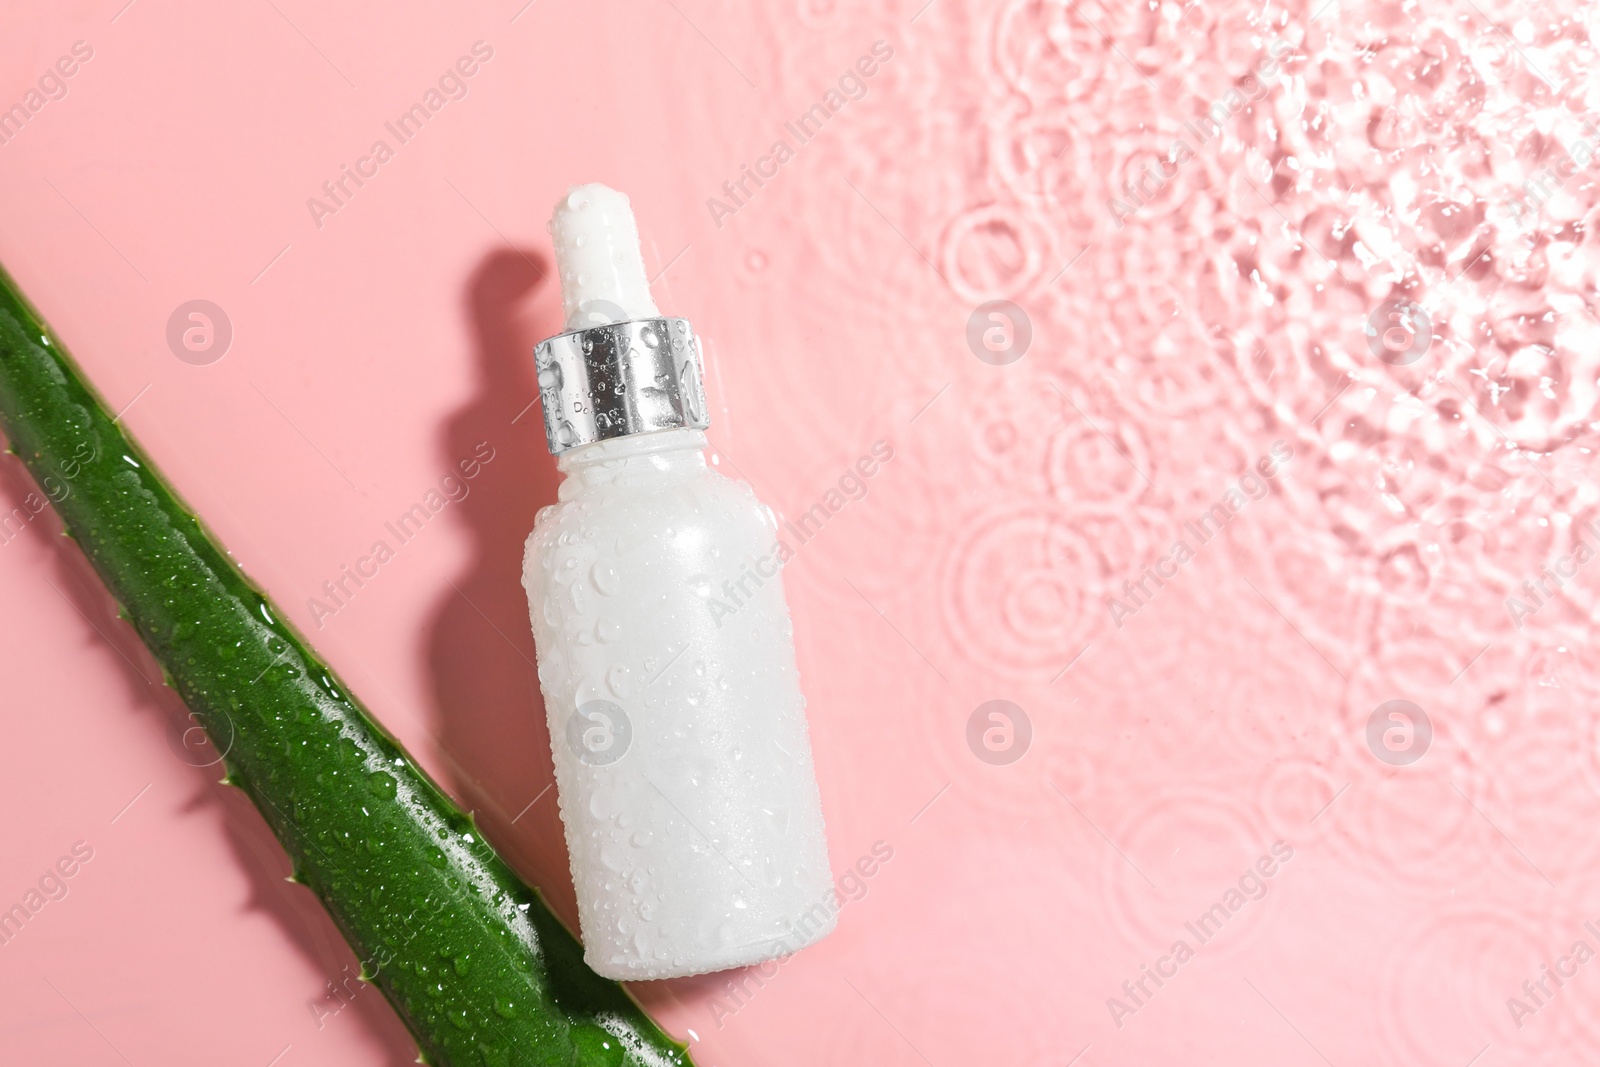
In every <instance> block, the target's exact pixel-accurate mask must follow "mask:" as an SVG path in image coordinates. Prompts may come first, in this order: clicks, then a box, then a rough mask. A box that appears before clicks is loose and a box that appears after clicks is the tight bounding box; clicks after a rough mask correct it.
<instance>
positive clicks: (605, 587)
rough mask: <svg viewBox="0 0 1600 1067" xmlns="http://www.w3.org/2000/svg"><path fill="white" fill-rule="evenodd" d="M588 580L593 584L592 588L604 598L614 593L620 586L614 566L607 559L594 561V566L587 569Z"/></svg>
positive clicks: (620, 579) (619, 579)
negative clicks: (603, 595) (602, 594)
mask: <svg viewBox="0 0 1600 1067" xmlns="http://www.w3.org/2000/svg"><path fill="white" fill-rule="evenodd" d="M589 578H590V580H591V581H593V582H594V587H595V588H596V589H598V590H600V592H602V593H604V594H605V595H606V596H610V595H612V594H613V593H615V592H616V591H617V589H618V588H620V587H621V585H622V578H621V576H620V575H618V573H617V567H616V564H614V563H612V562H611V561H610V560H608V559H602V560H596V561H595V565H594V566H593V567H591V568H590V569H589Z"/></svg>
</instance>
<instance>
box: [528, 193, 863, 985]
mask: <svg viewBox="0 0 1600 1067" xmlns="http://www.w3.org/2000/svg"><path fill="white" fill-rule="evenodd" d="M550 232H551V236H552V237H553V239H554V242H555V251H556V262H557V266H558V267H559V270H560V274H561V297H562V305H563V309H564V311H565V315H566V332H565V333H562V334H560V335H558V336H556V337H552V338H550V339H549V340H546V341H543V342H541V343H540V344H539V345H538V346H537V347H536V348H535V360H536V362H537V364H538V371H539V396H540V400H541V402H542V404H543V407H544V422H545V433H546V435H547V437H548V439H549V443H550V451H551V452H552V453H553V454H554V455H555V456H556V464H557V466H558V467H559V468H560V470H561V471H562V473H563V474H564V475H565V480H564V481H563V482H562V483H561V489H560V494H559V502H558V503H556V504H553V505H551V506H550V507H547V508H545V509H544V510H543V511H541V512H540V513H539V517H538V520H537V522H536V524H535V526H534V529H533V533H532V535H530V536H529V538H528V546H527V555H526V559H525V561H524V565H523V574H522V583H523V586H524V587H525V588H526V589H527V591H528V608H529V612H530V614H531V617H532V621H533V634H534V639H535V641H536V643H537V645H538V651H539V684H540V686H541V688H542V689H543V692H544V701H545V707H546V709H547V712H548V714H549V720H550V747H551V750H552V753H553V754H554V757H555V769H556V786H557V790H558V796H559V798H560V804H561V821H562V823H563V824H564V825H565V827H566V836H567V849H568V851H569V852H570V853H571V857H572V881H573V884H574V885H575V887H576V888H577V893H578V916H579V920H580V923H581V926H582V935H583V946H584V960H585V962H587V963H588V964H589V966H590V967H591V968H593V969H594V970H595V971H597V972H598V973H600V974H602V975H604V976H606V977H607V978H617V979H650V978H670V977H677V976H681V975H689V974H700V973H702V972H706V971H718V970H723V969H725V968H729V967H739V966H743V965H746V964H751V963H757V962H760V961H762V960H768V959H773V958H775V957H778V956H784V955H788V954H789V953H792V952H794V951H796V950H798V949H800V948H802V947H803V946H805V945H808V944H810V943H812V942H814V941H816V940H818V939H820V938H821V937H823V936H824V935H825V934H827V933H828V932H829V931H830V930H831V929H833V925H834V920H835V915H836V911H835V908H834V907H833V906H832V905H831V904H830V903H829V901H830V897H831V890H832V876H831V874H830V872H829V869H828V855H827V843H826V841H825V840H824V837H823V829H822V809H821V803H820V799H819V797H818V794H817V785H816V777H815V773H814V771H813V770H812V765H811V744H810V740H809V738H808V737H807V734H806V720H805V698H804V697H803V696H802V695H801V693H800V678H799V672H798V671H797V669H796V667H795V655H794V642H793V636H792V635H793V631H792V628H791V626H790V623H789V609H788V606H787V605H786V604H785V602H784V599H783V592H782V587H781V583H779V582H774V581H768V582H764V583H762V584H761V585H760V586H759V588H757V589H755V590H754V591H753V592H752V593H751V594H750V595H749V596H748V597H747V598H746V599H744V600H743V601H742V602H741V603H740V604H739V607H738V609H737V610H736V611H735V612H734V613H732V614H731V615H730V614H728V613H727V612H726V610H720V611H718V612H716V613H713V612H712V611H711V610H710V607H711V601H710V598H711V596H712V593H713V590H720V589H721V587H722V585H723V583H724V582H725V581H726V580H728V579H729V578H730V577H732V576H736V575H738V574H740V573H742V571H743V570H744V568H745V566H746V565H747V563H748V562H749V561H751V560H753V559H756V558H758V557H762V556H765V555H767V554H768V553H769V552H770V551H771V549H772V545H773V542H774V541H775V540H776V539H777V524H776V521H775V519H774V517H773V514H772V512H771V510H770V509H768V508H767V507H765V506H764V505H762V504H761V503H760V502H759V501H757V500H756V498H755V495H754V494H753V493H752V492H751V491H750V489H749V487H748V486H747V485H745V484H744V483H742V482H735V481H732V480H730V479H728V478H725V477H723V476H722V475H720V474H718V473H717V472H716V471H714V470H712V469H711V468H710V467H708V466H707V465H706V460H705V456H704V454H703V450H704V449H705V448H706V437H705V433H704V430H705V428H706V427H707V425H709V420H708V417H707V413H706V401H705V387H704V384H703V381H702V366H703V357H702V355H701V351H700V343H699V340H698V339H697V338H696V336H695V334H694V331H693V330H692V329H691V328H690V326H689V323H688V322H687V321H685V320H684V319H677V318H666V317H663V316H662V315H661V313H660V312H659V311H658V310H656V305H655V302H654V301H653V300H652V299H651V297H650V287H649V282H648V281H647V280H646V278H645V271H644V261H643V258H642V257H641V256H640V253H639V235H638V230H637V229H636V227H635V225H634V219H633V212H632V210H631V209H630V207H629V204H628V198H627V197H626V196H624V195H622V194H621V193H619V192H616V191H615V190H613V189H609V188H607V187H606V186H603V185H584V186H578V187H575V188H573V189H572V190H571V191H570V192H569V193H568V194H567V195H566V196H565V197H563V198H562V200H561V202H560V203H558V204H557V205H556V209H555V213H554V215H553V217H552V218H551V220H550ZM719 606H720V605H719ZM724 607H725V606H724Z"/></svg>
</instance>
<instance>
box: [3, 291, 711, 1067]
mask: <svg viewBox="0 0 1600 1067" xmlns="http://www.w3.org/2000/svg"><path fill="white" fill-rule="evenodd" d="M0 430H3V431H4V432H5V435H6V437H7V438H8V439H9V441H10V445H11V451H13V452H15V453H16V454H17V455H18V456H19V457H21V459H22V462H23V463H24V464H26V466H27V468H28V470H29V471H30V472H31V473H32V475H33V477H34V479H35V480H36V481H37V482H38V483H39V485H40V487H41V489H43V490H44V492H45V494H46V495H47V496H48V497H50V499H51V500H52V501H53V503H54V506H55V508H56V510H57V512H58V513H59V514H60V516H61V519H62V522H63V523H64V524H65V526H66V530H67V532H68V534H69V535H70V536H71V537H72V538H73V539H74V540H75V541H76V542H77V543H78V545H79V547H81V548H82V549H83V552H84V554H85V555H86V556H88V558H89V561H90V563H92V564H93V565H94V568H95V570H96V571H98V572H99V574H100V577H101V578H102V579H104V581H105V584H106V585H107V586H108V587H109V588H110V590H111V592H112V594H113V595H114V596H115V597H116V599H117V601H118V602H119V603H120V604H121V606H122V613H123V615H124V616H125V617H126V618H127V619H128V620H129V621H130V622H131V623H132V624H133V626H134V628H135V629H136V630H138V632H139V636H140V637H142V638H143V639H144V642H145V644H146V645H148V646H149V648H150V651H151V652H152V653H154V655H155V657H156V659H157V660H159V661H160V663H161V665H162V667H163V669H164V671H165V674H166V681H167V684H168V685H170V686H172V688H173V689H175V690H176V691H177V693H178V695H179V696H180V697H182V699H183V701H184V703H185V704H187V705H188V707H189V709H190V711H191V712H192V713H193V714H194V716H195V717H196V718H197V719H198V720H199V722H200V723H201V725H202V726H204V727H205V729H206V732H207V733H208V734H209V735H210V736H211V738H212V740H213V743H215V744H216V747H217V749H218V751H220V752H223V753H224V756H223V762H224V763H225V765H226V767H227V771H228V781H230V782H231V783H232V784H234V785H237V786H238V787H239V788H241V789H243V790H244V791H245V793H246V794H247V795H248V796H249V797H250V799H251V800H252V801H254V802H255V805H256V808H257V809H258V810H260V812H261V815H262V817H263V818H265V819H266V820H267V823H268V825H269V826H271V827H272V831H273V833H274V834H276V835H277V837H278V840H279V841H280V842H282V844H283V847H284V849H285V851H287V852H288V853H289V857H290V859H291V860H292V861H293V864H294V871H295V880H296V881H299V882H301V883H303V884H304V885H305V886H306V887H307V888H309V889H310V890H311V891H312V892H314V893H316V894H317V896H318V897H319V898H320V899H321V901H322V903H323V906H324V907H326V908H327V909H328V914H329V915H331V916H332V917H333V920H334V922H335V923H337V924H338V926H339V929H340V930H341V931H342V932H343V933H344V936H345V938H346V940H348V941H349V943H350V946H351V947H352V948H353V949H354V950H355V952H356V955H357V956H359V957H360V959H361V961H362V965H363V977H364V978H365V979H366V980H368V981H370V982H372V983H373V984H375V985H377V986H378V988H380V989H382V990H383V993H384V995H385V996H386V997H388V999H389V1002H390V1003H391V1004H392V1005H393V1006H394V1008H395V1010H396V1011H397V1012H399V1014H400V1017H401V1019H403V1020H404V1021H405V1024H406V1026H407V1027H409V1028H410V1030H411V1033H412V1034H413V1035H414V1036H415V1037H416V1040H417V1044H418V1045H419V1046H420V1048H421V1050H422V1054H423V1057H424V1059H425V1061H427V1062H433V1063H438V1064H448V1065H455V1067H464V1065H468V1064H482V1065H486V1067H511V1065H518V1064H530V1065H531V1064H539V1065H544V1064H608V1065H616V1064H649V1065H666V1064H675V1065H687V1064H689V1059H688V1055H687V1052H686V1050H685V1048H684V1047H683V1046H681V1045H679V1044H677V1043H675V1042H674V1041H672V1040H671V1039H669V1038H668V1037H667V1036H666V1035H665V1034H663V1033H662V1032H661V1030H660V1029H658V1028H657V1027H656V1026H655V1024H653V1023H652V1022H651V1021H650V1020H649V1019H648V1018H647V1017H646V1016H645V1015H644V1013H643V1012H642V1011H640V1010H639V1007H638V1005H637V1004H635V1003H634V1002H633V1001H632V1000H631V999H630V998H629V997H628V995H627V994H626V993H625V992H624V991H623V989H622V987H621V986H619V985H617V984H616V983H614V982H610V981H607V980H606V979H603V978H600V977H599V976H597V975H596V974H594V972H592V971H590V970H589V969H588V968H587V967H586V966H585V965H584V963H583V958H582V951H581V949H580V948H579V946H578V943H577V941H576V940H575V939H574V938H573V936H572V934H571V933H570V932H568V931H567V929H566V928H565V927H563V926H562V925H561V923H560V922H559V921H558V920H557V919H556V918H555V916H554V915H553V914H552V913H551V912H550V910H549V909H548V908H547V907H546V906H545V903H544V901H543V900H542V899H541V898H540V896H539V895H538V894H537V893H536V892H535V891H534V890H532V889H530V888H529V887H528V886H527V885H526V884H524V883H523V882H522V881H521V880H520V879H519V878H518V877H517V876H516V874H514V873H513V872H512V870H511V868H510V867H508V866H507V865H506V863H505V862H504V861H503V860H502V859H501V858H500V857H499V856H498V855H497V854H496V853H495V851H494V850H493V849H492V848H490V846H489V845H488V843H487V842H485V841H484V839H483V835H482V834H481V833H480V832H479V831H478V829H477V827H476V826H474V825H473V823H472V820H471V819H470V818H469V817H468V816H467V815H466V814H465V813H463V812H462V811H461V809H460V808H458V807H457V806H456V805H455V804H454V803H453V802H452V801H451V800H450V798H449V797H447V796H446V795H445V794H444V792H443V791H442V790H440V788H439V787H438V786H437V785H435V784H434V782H433V781H432V780H431V779H430V778H429V777H428V776H427V775H426V774H424V773H423V771H422V770H421V769H420V768H419V767H418V766H417V765H416V764H415V763H414V762H413V761H412V760H411V759H410V757H409V756H407V755H406V753H405V751H404V750H403V749H402V748H401V747H400V745H399V744H398V743H397V742H396V741H395V740H394V738H392V737H391V736H389V734H388V733H387V732H386V731H385V730H384V729H383V728H382V727H381V726H379V725H378V723H377V722H376V721H375V720H374V719H373V718H372V717H371V716H370V715H369V714H368V713H367V712H366V710H365V709H364V708H363V707H362V706H361V705H360V703H359V702H357V700H356V699H355V697H354V696H353V695H351V693H350V692H349V690H348V689H346V688H345V686H344V685H343V683H341V682H340V681H339V679H338V678H336V677H335V676H334V674H333V672H332V671H331V670H330V669H329V668H328V666H327V665H326V664H325V663H323V662H322V661H321V660H320V659H318V658H317V656H316V654H315V653H314V652H313V651H312V650H311V648H310V647H309V646H308V645H307V644H306V642H305V640H304V639H303V638H302V637H301V636H300V635H299V633H297V632H296V631H295V630H294V628H293V627H291V626H290V625H289V624H288V622H287V621H286V620H285V617H284V615H283V613H282V612H281V611H279V610H278V609H277V608H276V607H275V606H274V605H273V604H272V603H271V601H269V600H268V599H267V598H266V597H265V596H264V595H262V593H261V591H260V590H259V589H257V588H256V587H255V585H253V584H252V583H251V582H250V580H249V579H247V578H246V577H245V576H244V574H243V573H242V572H241V571H240V570H239V568H238V567H237V566H235V564H234V563H233V561H232V560H231V559H230V558H229V557H228V555H227V553H226V552H224V551H223V549H222V548H221V547H220V546H219V545H218V544H217V542H216V541H215V539H214V538H213V537H212V536H211V535H210V534H209V533H208V532H207V531H206V529H205V528H204V527H203V526H202V525H201V524H200V521H199V520H198V519H197V518H196V517H195V515H194V513H193V512H191V511H190V510H189V509H188V508H187V507H185V506H184V504H183V503H182V502H181V501H180V500H179V499H178V497H177V495H176V494H175V493H174V492H173V491H172V488H171V487H170V486H169V485H168V484H167V482H166V481H165V479H163V478H162V477H161V475H160V474H159V472H157V470H156V469H155V467H154V465H153V464H152V463H151V462H150V459H149V457H148V456H146V455H145V453H144V452H143V451H142V450H141V449H140V448H139V447H138V446H137V445H135V444H134V443H133V442H132V441H131V440H130V439H129V438H128V437H127V435H125V434H124V433H123V432H122V430H121V429H120V428H119V427H118V425H117V424H116V423H115V422H113V421H112V416H111V414H110V413H109V412H108V411H107V409H106V406H105V404H104V403H103V402H102V401H101V400H100V399H99V397H97V396H96V395H95V393H94V392H93V390H92V389H91V388H90V386H89V384H88V382H87V381H86V380H85V378H84V376H83V375H82V373H81V372H80V371H79V370H78V368H77V366H76V365H75V364H74V363H73V362H72V360H71V358H70V357H69V356H68V354H67V353H66V351H65V350H64V349H63V348H62V345H61V342H60V341H59V340H58V339H57V338H56V336H55V335H54V334H53V333H51V332H50V329H49V327H48V326H46V325H45V323H44V322H43V321H42V320H41V319H40V317H39V316H38V314H37V313H35V312H34V311H33V310H32V308H30V307H29V306H28V304H27V303H26V301H25V300H24V299H23V298H22V296H21V294H20V293H19V292H18V291H17V289H16V287H15V285H14V283H13V282H12V281H11V279H10V278H9V277H8V276H7V275H5V274H4V272H3V271H0Z"/></svg>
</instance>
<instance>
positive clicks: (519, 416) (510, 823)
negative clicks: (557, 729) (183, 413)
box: [427, 248, 578, 930]
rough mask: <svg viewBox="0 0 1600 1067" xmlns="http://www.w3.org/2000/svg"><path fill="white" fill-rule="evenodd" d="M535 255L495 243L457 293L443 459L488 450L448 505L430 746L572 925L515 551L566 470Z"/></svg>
mask: <svg viewBox="0 0 1600 1067" xmlns="http://www.w3.org/2000/svg"><path fill="white" fill-rule="evenodd" d="M548 277H549V272H548V269H547V268H546V267H545V266H544V265H543V263H542V261H541V257H539V256H538V255H537V254H535V253H533V252H524V251H521V250H518V249H514V248H501V249H497V250H495V251H493V252H491V253H489V254H488V255H486V256H485V257H484V259H483V260H482V262H480V263H479V265H478V267H477V269H476V270H475V271H474V272H473V274H472V276H471V278H470V279H469V280H468V282H467V287H466V293H465V302H466V309H467V313H468V315H469V317H470V319H471V323H472V329H473V333H474V340H475V343H476V347H477V364H478V371H479V377H478V382H477V390H476V392H475V394H474V396H473V398H472V400H471V401H470V402H469V403H468V404H467V405H466V407H464V408H462V409H461V410H460V411H458V412H457V413H456V414H455V415H454V416H453V417H452V418H451V419H450V421H449V422H448V423H447V425H446V426H445V429H444V433H443V439H442V446H443V449H444V458H445V461H446V463H448V464H449V465H450V466H451V468H452V469H454V468H455V467H456V465H457V464H458V463H459V462H460V461H461V460H463V459H466V458H469V457H472V456H474V455H475V454H482V451H483V446H484V445H485V444H487V446H488V447H489V448H492V449H493V459H492V460H490V461H489V462H487V463H485V464H484V465H483V467H482V469H481V471H480V472H479V473H478V475H477V477H476V478H474V479H472V480H471V481H470V482H469V483H468V484H469V485H470V491H469V492H468V494H467V496H466V497H465V498H464V499H462V500H461V502H460V503H459V504H457V505H453V506H452V510H453V511H454V512H455V514H456V521H465V522H466V524H467V526H468V528H469V529H470V531H471V534H472V542H473V546H472V548H473V550H472V562H471V564H470V567H469V570H468V571H467V573H466V574H465V575H464V576H463V577H461V578H459V579H457V580H456V581H454V582H452V583H451V584H452V586H453V588H452V589H450V590H449V591H448V592H447V593H446V594H445V596H444V597H443V599H442V600H441V602H440V604H439V607H438V609H437V611H436V612H435V614H434V617H433V621H432V624H431V625H430V627H429V631H428V641H427V649H428V669H429V674H430V676H431V678H432V683H433V690H434V699H435V701H436V704H437V707H438V709H439V719H440V729H439V734H438V738H437V744H438V751H439V755H440V757H441V758H442V760H443V761H444V763H445V765H446V767H447V768H448V773H449V775H450V777H451V779H452V781H451V785H452V786H453V789H454V792H455V794H456V796H457V797H458V798H459V799H460V800H461V801H462V803H463V804H464V805H465V806H466V807H467V808H469V809H471V810H472V811H473V813H474V817H475V818H476V819H477V821H478V825H479V826H480V827H481V828H482V830H483V832H484V834H485V835H486V836H487V837H488V838H489V840H490V841H491V842H493V843H494V845H495V847H496V848H498V849H499V850H500V853H501V855H503V856H505V857H506V859H507V861H508V862H510V863H511V864H512V866H513V867H515V868H516V869H517V871H518V873H520V874H521V875H522V877H523V878H524V880H526V881H527V882H529V883H530V884H532V885H534V886H537V887H538V888H539V889H540V890H541V891H542V892H543V893H544V895H545V898H546V899H547V900H548V901H549V903H550V905H551V907H552V908H554V909H555V911H556V913H557V914H558V915H559V916H560V917H561V918H562V920H563V921H564V922H565V923H566V924H567V925H568V926H569V927H570V928H572V929H573V930H576V929H577V914H578V913H577V900H576V897H575V896H574V893H573V888H572V877H571V874H570V872H569V870H568V866H567V847H566V839H565V838H564V837H563V835H562V829H561V819H560V816H559V812H558V809H557V807H556V793H555V772H554V768H553V766H552V764H551V762H550V734H549V731H548V730H547V728H546V726H545V711H544V701H543V698H542V697H541V696H540V693H539V680H538V671H537V668H536V666H535V659H534V645H533V635H532V632H531V629H530V627H529V625H528V601H527V597H526V595H525V594H524V593H523V590H522V552H523V544H524V542H525V541H526V540H527V537H528V533H529V532H530V531H531V530H532V529H533V522H534V517H535V515H536V514H537V513H538V511H539V509H540V508H542V507H544V506H545V505H547V504H552V503H554V502H555V500H556V487H557V486H558V485H559V484H560V481H561V475H560V472H559V471H557V470H556V465H555V460H554V459H552V458H551V456H550V454H549V452H548V450H547V449H546V448H545V442H544V422H543V418H544V416H543V413H542V412H541V410H540V408H539V404H538V402H537V397H538V389H537V384H536V381H535V377H534V370H533V345H534V342H535V341H537V340H539V339H540V338H542V337H545V336H548V335H549V334H552V333H556V332H558V331H559V329H560V324H559V323H558V322H554V321H552V322H542V321H536V316H535V315H534V314H533V313H532V312H531V311H530V309H529V302H530V301H529V297H530V296H531V295H532V294H533V293H534V292H535V291H536V290H537V289H538V287H539V286H541V285H544V284H547V281H548Z"/></svg>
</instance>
